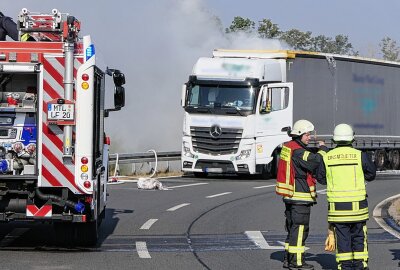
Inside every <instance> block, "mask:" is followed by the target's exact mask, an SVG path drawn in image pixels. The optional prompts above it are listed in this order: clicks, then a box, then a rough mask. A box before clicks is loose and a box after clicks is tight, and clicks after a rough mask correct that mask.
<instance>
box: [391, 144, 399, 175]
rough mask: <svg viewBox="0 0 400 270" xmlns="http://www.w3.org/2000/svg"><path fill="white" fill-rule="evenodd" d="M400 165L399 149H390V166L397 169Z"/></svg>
mask: <svg viewBox="0 0 400 270" xmlns="http://www.w3.org/2000/svg"><path fill="white" fill-rule="evenodd" d="M399 166H400V152H399V150H397V149H394V150H391V151H389V167H390V169H392V170H397V169H398V168H399Z"/></svg>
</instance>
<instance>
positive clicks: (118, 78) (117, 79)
mask: <svg viewBox="0 0 400 270" xmlns="http://www.w3.org/2000/svg"><path fill="white" fill-rule="evenodd" d="M112 76H113V80H114V85H115V86H123V85H124V84H125V75H124V73H121V71H119V70H115V71H114V72H113V75H112Z"/></svg>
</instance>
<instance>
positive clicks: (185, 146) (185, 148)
mask: <svg viewBox="0 0 400 270" xmlns="http://www.w3.org/2000/svg"><path fill="white" fill-rule="evenodd" d="M183 155H184V156H185V157H188V158H194V155H193V154H192V153H190V147H189V144H188V143H186V142H184V143H183Z"/></svg>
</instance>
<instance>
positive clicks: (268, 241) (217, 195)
mask: <svg viewBox="0 0 400 270" xmlns="http://www.w3.org/2000/svg"><path fill="white" fill-rule="evenodd" d="M162 182H163V184H164V186H167V187H169V188H170V190H165V191H160V190H150V191H149V190H138V189H137V187H136V183H124V184H119V185H109V193H110V197H109V203H108V209H107V214H106V219H105V220H104V221H103V223H102V225H101V227H100V241H99V244H98V246H97V247H93V248H64V247H60V246H58V245H57V244H56V243H55V239H54V231H53V228H52V226H51V225H48V224H40V223H35V224H24V223H9V224H1V225H0V260H1V264H0V269H97V270H98V269H166V270H167V269H174V270H175V269H182V270H186V269H190V270H192V269H193V270H196V269H212V270H219V269H221V270H223V269H230V270H232V269H251V270H257V269H282V268H281V267H282V262H281V260H282V256H283V251H282V244H281V243H282V241H283V240H284V238H285V231H284V229H283V223H284V217H283V208H284V207H283V203H282V201H281V199H280V198H279V197H278V196H276V195H275V192H274V181H273V180H268V181H259V180H254V179H249V180H246V179H238V178H233V177H230V179H222V178H214V179H212V178H208V179H204V180H199V179H194V178H178V179H168V180H162ZM399 185H400V179H399V178H398V177H385V178H380V179H378V180H376V181H374V182H371V183H369V184H368V185H367V190H368V194H369V203H370V213H371V214H372V211H373V209H374V207H375V206H376V205H377V204H378V203H379V202H380V201H382V200H384V199H385V198H387V197H390V196H392V195H395V194H397V193H399V188H398V186H399ZM319 190H320V193H319V198H318V204H317V205H316V206H314V207H313V208H312V215H311V232H310V236H309V239H308V241H307V244H306V246H307V247H308V248H309V249H308V250H307V252H306V256H307V260H308V261H309V262H310V263H312V264H314V266H315V269H336V263H335V257H334V254H332V253H327V252H325V251H324V250H323V243H324V241H325V237H326V231H327V222H326V202H325V200H326V195H325V194H324V191H323V190H324V187H323V186H319ZM370 216H371V215H370ZM368 230H369V231H368V233H369V253H370V268H371V269H379V270H386V269H388V270H392V269H400V268H399V267H397V264H398V260H399V259H400V246H399V239H397V238H395V237H393V236H392V235H391V234H389V233H387V232H386V231H384V230H383V229H382V228H380V227H379V225H378V224H377V223H376V222H375V220H374V219H373V218H371V219H370V220H369V222H368Z"/></svg>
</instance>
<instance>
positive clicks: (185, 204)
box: [167, 203, 190, 212]
mask: <svg viewBox="0 0 400 270" xmlns="http://www.w3.org/2000/svg"><path fill="white" fill-rule="evenodd" d="M188 205H190V203H182V204H179V205H177V206H174V207H171V208H169V209H167V211H170V212H171V211H175V210H178V209H179V208H182V207H185V206H188Z"/></svg>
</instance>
